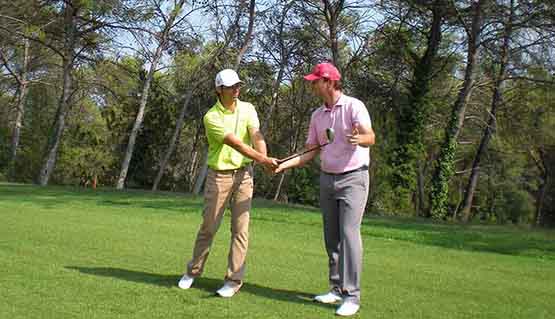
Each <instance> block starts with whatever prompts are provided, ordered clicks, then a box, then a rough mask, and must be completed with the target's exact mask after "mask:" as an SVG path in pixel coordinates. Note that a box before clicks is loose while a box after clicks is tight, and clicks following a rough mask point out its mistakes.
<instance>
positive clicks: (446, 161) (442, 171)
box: [430, 0, 488, 219]
mask: <svg viewBox="0 0 555 319" xmlns="http://www.w3.org/2000/svg"><path fill="white" fill-rule="evenodd" d="M487 2H488V1H484V0H477V1H473V2H472V4H471V8H472V10H471V12H472V24H471V26H470V28H468V27H467V26H466V25H465V22H464V20H463V19H464V18H463V17H462V16H459V18H460V19H461V20H462V23H463V26H464V27H465V31H466V33H467V35H468V52H467V62H466V70H465V75H464V81H463V83H462V87H461V89H460V91H459V94H458V97H457V100H456V101H455V104H454V105H453V109H452V112H451V117H450V121H449V125H448V126H447V128H446V130H445V140H444V142H443V145H442V147H441V150H440V153H439V157H438V158H437V161H436V169H435V172H434V177H433V180H432V183H433V185H432V191H431V195H430V213H431V215H432V217H433V218H435V219H443V218H444V217H445V216H446V215H447V213H448V207H447V204H448V196H449V182H450V180H451V177H453V175H454V162H455V154H456V150H457V144H458V137H459V134H460V132H461V129H462V126H463V122H464V115H465V111H466V104H467V101H468V98H469V96H470V91H471V89H472V87H473V85H474V70H475V68H476V64H477V58H478V48H479V45H480V33H481V29H482V21H483V18H482V16H483V7H484V6H485V5H487Z"/></svg>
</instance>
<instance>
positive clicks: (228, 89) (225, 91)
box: [218, 83, 241, 99]
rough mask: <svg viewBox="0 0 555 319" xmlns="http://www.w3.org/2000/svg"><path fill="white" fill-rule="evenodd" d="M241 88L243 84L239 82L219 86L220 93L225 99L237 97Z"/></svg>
mask: <svg viewBox="0 0 555 319" xmlns="http://www.w3.org/2000/svg"><path fill="white" fill-rule="evenodd" d="M240 90H241V84H240V83H237V84H235V85H233V86H220V87H219V88H218V93H220V95H221V96H222V98H223V99H237V98H238V97H239V91H240Z"/></svg>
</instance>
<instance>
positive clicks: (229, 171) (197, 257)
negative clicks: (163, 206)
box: [178, 69, 277, 297]
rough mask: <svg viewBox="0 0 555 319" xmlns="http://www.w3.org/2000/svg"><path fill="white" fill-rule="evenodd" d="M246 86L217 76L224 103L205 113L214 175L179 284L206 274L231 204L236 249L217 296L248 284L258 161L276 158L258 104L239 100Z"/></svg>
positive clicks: (271, 164)
mask: <svg viewBox="0 0 555 319" xmlns="http://www.w3.org/2000/svg"><path fill="white" fill-rule="evenodd" d="M242 83H243V82H242V81H241V80H240V79H239V76H238V75H237V73H236V72H235V71H233V70H231V69H225V70H222V71H220V72H219V73H218V74H217V75H216V81H215V84H216V93H217V95H218V101H217V102H216V104H215V105H214V106H212V108H210V110H208V112H206V114H205V115H204V127H205V130H206V138H207V139H208V167H209V170H208V175H207V177H206V184H205V190H204V213H203V221H202V224H201V226H200V229H199V231H198V234H197V239H196V242H195V248H194V249H193V257H192V259H191V260H190V261H189V262H188V264H187V271H186V272H185V274H184V275H183V277H182V278H181V279H180V280H179V283H178V286H179V288H181V289H188V288H190V287H191V285H192V284H193V281H194V279H195V278H196V277H198V276H200V275H201V274H202V272H203V269H204V264H205V262H206V260H207V258H208V254H209V251H210V246H211V244H212V240H213V238H214V236H215V234H216V232H217V231H218V228H219V226H220V223H221V221H222V218H223V215H224V210H225V208H226V206H227V204H228V202H230V204H231V247H230V251H229V256H228V267H227V272H226V275H225V279H224V285H223V287H222V288H220V289H219V290H218V291H217V293H218V294H219V295H220V296H222V297H232V296H233V295H234V294H235V293H236V292H237V291H238V290H239V289H240V288H241V286H242V284H243V276H244V272H245V257H246V254H247V247H248V232H249V211H250V208H251V201H252V195H253V169H252V164H251V163H252V161H253V160H254V161H256V162H258V163H260V164H263V165H265V166H266V167H268V168H269V169H274V168H276V167H277V162H276V159H274V158H270V157H268V156H267V154H266V142H265V141H264V137H263V136H262V134H261V132H260V130H259V128H260V122H259V120H258V115H257V113H256V110H255V109H254V106H253V105H252V104H250V103H247V102H243V101H240V100H239V91H240V88H241V84H242Z"/></svg>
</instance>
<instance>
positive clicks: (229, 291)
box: [216, 281, 241, 298]
mask: <svg viewBox="0 0 555 319" xmlns="http://www.w3.org/2000/svg"><path fill="white" fill-rule="evenodd" d="M239 288H241V285H239V284H237V283H235V282H233V281H226V282H224V285H223V286H222V288H220V289H218V291H216V293H217V294H218V295H219V296H220V297H224V298H230V297H233V295H235V293H236V292H237V291H239Z"/></svg>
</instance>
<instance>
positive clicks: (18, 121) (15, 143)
mask: <svg viewBox="0 0 555 319" xmlns="http://www.w3.org/2000/svg"><path fill="white" fill-rule="evenodd" d="M29 47H30V45H29V40H28V39H25V40H24V53H23V65H22V67H21V73H20V75H19V77H18V82H19V96H18V98H17V107H16V115H15V123H14V127H13V131H12V143H11V149H10V159H9V162H8V163H9V164H8V177H9V178H10V180H13V179H14V178H15V165H16V163H17V150H18V148H19V141H20V138H21V127H22V125H23V116H24V115H25V100H26V98H27V91H28V84H29V83H28V82H27V71H28V68H29V60H30V54H29Z"/></svg>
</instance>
